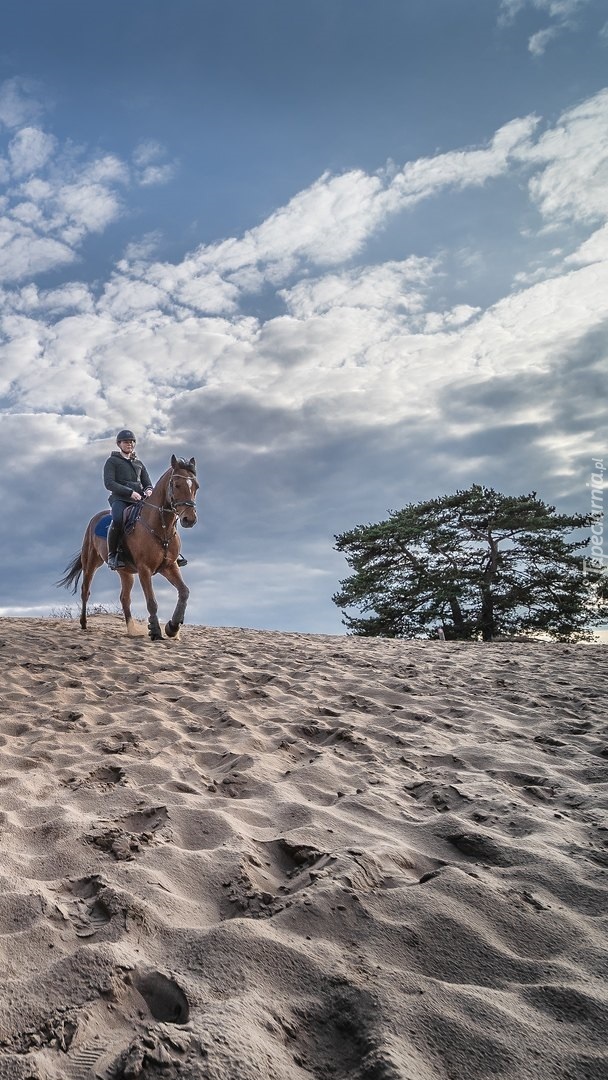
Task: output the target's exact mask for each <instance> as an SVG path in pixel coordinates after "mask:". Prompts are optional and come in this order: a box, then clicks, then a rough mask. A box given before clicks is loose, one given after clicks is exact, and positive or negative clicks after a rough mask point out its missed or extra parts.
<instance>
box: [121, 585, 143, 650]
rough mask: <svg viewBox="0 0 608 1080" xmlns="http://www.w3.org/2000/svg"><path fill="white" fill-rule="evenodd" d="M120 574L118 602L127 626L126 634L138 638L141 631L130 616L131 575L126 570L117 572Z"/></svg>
mask: <svg viewBox="0 0 608 1080" xmlns="http://www.w3.org/2000/svg"><path fill="white" fill-rule="evenodd" d="M118 573H119V574H120V584H121V589H120V602H121V604H122V610H123V615H124V617H125V622H126V624H127V634H128V635H129V637H139V636H140V634H141V633H142V631H141V630H140V629H139V627H138V625H137V623H136V622H135V620H134V618H133V616H132V614H131V590H132V589H133V574H131V573H129V571H128V570H119V571H118Z"/></svg>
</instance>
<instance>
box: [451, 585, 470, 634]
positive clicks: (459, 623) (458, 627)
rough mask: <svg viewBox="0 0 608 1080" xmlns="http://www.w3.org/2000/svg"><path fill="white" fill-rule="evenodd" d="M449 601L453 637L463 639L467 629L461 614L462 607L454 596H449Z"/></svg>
mask: <svg viewBox="0 0 608 1080" xmlns="http://www.w3.org/2000/svg"><path fill="white" fill-rule="evenodd" d="M449 603H450V610H451V612H452V622H453V624H454V637H455V638H456V639H457V640H459V641H465V640H466V638H467V630H466V626H465V621H464V618H463V616H462V608H461V607H460V604H459V603H458V600H457V599H456V597H455V596H450V598H449Z"/></svg>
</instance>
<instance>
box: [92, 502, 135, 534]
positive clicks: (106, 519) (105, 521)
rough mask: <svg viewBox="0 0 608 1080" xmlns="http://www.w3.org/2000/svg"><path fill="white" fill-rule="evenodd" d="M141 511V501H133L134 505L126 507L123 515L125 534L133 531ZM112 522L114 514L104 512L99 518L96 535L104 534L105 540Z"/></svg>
mask: <svg viewBox="0 0 608 1080" xmlns="http://www.w3.org/2000/svg"><path fill="white" fill-rule="evenodd" d="M140 513H141V503H133V506H126V507H125V509H124V511H123V515H122V527H123V536H127V535H128V534H129V533H130V532H133V529H134V528H135V522H136V521H137V519H138V517H139V515H140ZM111 524H112V515H111V514H104V516H103V517H102V518H100V519H99V521H98V522H97V525H96V526H95V535H96V536H102V537H103V538H104V540H105V539H106V538H107V535H108V529H109V528H110V525H111Z"/></svg>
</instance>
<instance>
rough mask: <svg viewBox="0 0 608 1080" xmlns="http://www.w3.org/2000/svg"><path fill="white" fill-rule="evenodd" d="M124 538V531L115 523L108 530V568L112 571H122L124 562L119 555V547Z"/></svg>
mask: <svg viewBox="0 0 608 1080" xmlns="http://www.w3.org/2000/svg"><path fill="white" fill-rule="evenodd" d="M121 536H122V529H120V528H119V527H118V525H117V524H116V522H115V521H113V522H112V523H111V525H110V528H109V529H108V566H109V567H110V570H120V568H121V566H124V565H125V564H124V562H123V560H122V559H121V557H120V555H119V554H118V545H119V543H120V538H121Z"/></svg>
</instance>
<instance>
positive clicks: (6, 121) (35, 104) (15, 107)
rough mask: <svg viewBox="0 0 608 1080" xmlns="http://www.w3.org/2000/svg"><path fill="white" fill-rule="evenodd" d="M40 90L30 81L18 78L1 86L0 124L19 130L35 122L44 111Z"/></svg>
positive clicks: (6, 81)
mask: <svg viewBox="0 0 608 1080" xmlns="http://www.w3.org/2000/svg"><path fill="white" fill-rule="evenodd" d="M38 95H39V88H38V86H37V85H36V83H34V82H32V81H31V80H30V79H23V78H19V77H16V78H14V79H7V80H5V82H3V83H2V84H0V123H1V124H3V125H4V126H5V127H7V128H17V127H20V126H21V125H22V124H27V122H28V121H29V120H35V119H36V118H37V117H38V116H40V114H41V113H42V111H43V107H42V104H41V102H40V100H39V96H38Z"/></svg>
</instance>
